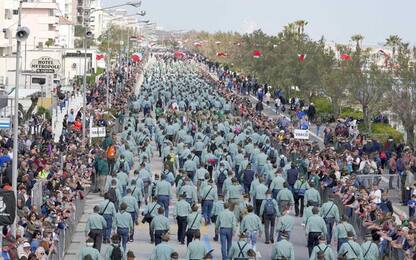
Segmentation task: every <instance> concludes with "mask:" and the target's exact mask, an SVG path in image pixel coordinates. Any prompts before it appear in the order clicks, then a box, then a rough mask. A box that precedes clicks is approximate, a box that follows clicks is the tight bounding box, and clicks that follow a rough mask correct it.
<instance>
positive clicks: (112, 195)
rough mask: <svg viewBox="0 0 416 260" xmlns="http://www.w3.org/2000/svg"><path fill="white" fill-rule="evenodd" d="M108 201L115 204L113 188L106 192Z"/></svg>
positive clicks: (115, 197)
mask: <svg viewBox="0 0 416 260" xmlns="http://www.w3.org/2000/svg"><path fill="white" fill-rule="evenodd" d="M107 196H108V200H109V201H111V202H112V203H116V202H117V193H116V189H115V188H110V189H109V190H108V192H107Z"/></svg>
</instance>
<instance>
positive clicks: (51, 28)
mask: <svg viewBox="0 0 416 260" xmlns="http://www.w3.org/2000/svg"><path fill="white" fill-rule="evenodd" d="M48 30H49V31H55V30H56V28H55V26H54V25H53V24H48Z"/></svg>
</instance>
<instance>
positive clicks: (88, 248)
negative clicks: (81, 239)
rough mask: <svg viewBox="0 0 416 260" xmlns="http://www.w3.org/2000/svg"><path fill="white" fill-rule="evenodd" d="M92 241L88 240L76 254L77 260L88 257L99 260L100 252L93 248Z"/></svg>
mask: <svg viewBox="0 0 416 260" xmlns="http://www.w3.org/2000/svg"><path fill="white" fill-rule="evenodd" d="M93 245H94V240H93V239H92V238H90V237H89V238H88V239H87V241H86V245H85V247H83V248H81V250H80V251H79V254H78V260H84V259H85V258H86V257H87V256H88V255H89V256H90V257H91V258H90V259H93V260H100V257H101V255H100V251H98V250H97V249H96V248H94V247H93Z"/></svg>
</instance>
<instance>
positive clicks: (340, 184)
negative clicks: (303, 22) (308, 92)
mask: <svg viewBox="0 0 416 260" xmlns="http://www.w3.org/2000/svg"><path fill="white" fill-rule="evenodd" d="M155 59H156V60H157V61H156V62H154V63H152V64H150V65H149V68H148V69H146V70H145V71H144V82H143V84H142V86H141V89H140V93H139V94H138V95H135V89H134V87H135V82H136V80H137V75H138V72H139V70H140V68H139V69H138V68H136V67H134V66H130V65H125V66H123V67H121V68H120V70H115V71H113V72H112V73H111V81H112V83H113V84H114V85H115V84H116V81H119V84H120V85H122V86H123V91H119V92H117V93H113V96H114V100H112V108H113V109H114V110H115V111H117V119H118V120H119V122H120V129H114V128H113V133H111V132H109V133H108V134H107V136H106V137H105V139H104V141H103V142H102V143H101V144H100V145H95V146H94V145H93V146H88V145H87V144H83V143H82V142H81V134H80V130H81V129H82V127H83V126H82V125H81V126H79V124H80V122H81V120H80V118H81V117H82V113H83V111H82V110H81V111H70V113H69V115H68V117H67V118H66V120H65V122H64V123H63V128H64V130H63V135H62V136H61V138H60V141H59V143H58V144H55V143H53V138H52V137H53V136H52V129H51V127H50V126H49V123H48V122H45V123H44V126H43V127H42V128H41V131H36V132H33V133H30V134H29V131H26V132H25V133H23V132H22V133H21V138H20V140H21V142H22V143H21V144H20V147H19V148H20V150H19V180H18V183H19V187H18V198H17V202H18V204H17V206H18V217H19V221H18V230H17V236H16V237H15V238H14V237H12V236H11V232H10V230H9V229H7V228H4V229H3V234H4V235H5V236H4V237H5V241H8V243H3V245H4V246H3V250H4V253H3V256H4V257H5V259H47V257H48V255H51V254H52V253H53V252H54V250H55V248H54V247H55V246H56V244H57V243H56V242H57V241H56V240H57V238H58V236H59V233H60V232H62V230H64V229H65V228H66V225H68V223H69V222H70V221H71V219H73V218H74V216H73V215H74V211H75V203H74V201H75V200H76V199H77V198H78V199H79V198H81V199H82V198H83V197H84V196H85V187H87V186H88V185H87V184H88V183H89V180H90V179H91V180H92V181H93V183H94V187H93V188H94V189H97V191H99V192H100V193H101V194H102V195H103V196H104V201H103V202H101V203H100V204H99V205H97V206H96V207H94V209H93V214H91V215H90V216H89V217H88V221H87V224H86V229H85V231H86V234H87V235H88V240H87V244H86V245H87V246H86V247H84V248H82V249H81V250H80V253H79V259H102V257H101V256H100V255H101V252H100V251H101V246H102V243H105V244H110V246H108V247H106V250H105V252H102V253H103V255H104V259H134V258H135V257H134V254H133V252H132V251H129V250H127V243H129V242H132V241H133V239H134V230H135V226H136V225H141V224H146V223H147V225H148V226H149V237H150V238H149V240H150V241H151V242H152V243H154V244H155V248H154V251H153V254H152V256H151V259H162V260H163V259H178V258H179V255H178V252H175V249H174V248H173V247H172V246H171V245H170V244H169V240H170V239H171V238H170V236H169V230H170V229H171V227H170V225H171V223H170V221H169V218H168V217H169V216H170V215H173V217H174V218H175V220H176V223H177V225H178V232H177V240H178V241H179V242H180V243H181V244H185V243H186V244H187V253H186V256H181V257H186V258H187V259H211V258H212V252H209V251H208V250H207V248H206V246H205V244H204V243H203V242H202V241H201V232H200V229H201V226H203V225H213V226H214V227H215V236H214V237H213V240H214V241H219V242H220V244H221V254H222V258H223V259H255V258H256V253H257V251H258V248H257V240H258V239H264V241H265V243H266V244H271V245H272V248H271V256H270V257H271V259H295V254H294V247H293V245H292V243H291V242H290V241H291V235H293V233H292V232H293V229H294V222H295V218H296V217H301V218H302V220H303V221H302V222H303V225H304V228H305V235H306V237H307V246H308V254H309V258H310V259H335V258H341V259H380V258H381V257H385V256H389V252H390V251H391V249H392V248H398V249H402V251H399V252H401V254H402V255H401V256H402V257H403V258H404V257H407V258H409V259H411V258H413V256H414V251H415V238H414V233H416V232H415V231H416V230H415V228H416V220H415V219H414V217H413V214H414V208H415V207H416V192H415V193H414V191H415V185H414V175H413V174H414V172H415V169H416V158H415V156H414V153H413V151H412V150H411V149H410V148H408V147H405V146H403V145H401V144H396V143H395V142H394V141H393V140H388V141H387V142H386V143H385V144H383V145H381V144H380V143H378V142H377V141H375V140H365V138H362V137H360V136H357V135H354V136H348V138H347V141H345V140H341V141H340V140H338V139H337V138H336V136H337V134H336V131H335V129H331V128H329V127H327V128H325V129H324V135H325V138H324V139H325V140H327V142H325V143H326V146H325V147H322V146H320V144H319V143H317V142H308V141H302V140H298V139H295V138H294V135H293V130H294V129H295V128H302V129H307V128H309V126H310V123H311V122H315V121H316V119H315V118H314V116H315V114H314V112H313V104H311V105H310V106H309V108H307V109H306V108H304V104H303V103H302V102H301V100H299V99H296V98H293V99H289V100H287V99H286V98H285V97H284V95H283V94H282V93H281V92H276V93H273V95H271V93H268V90H269V88H268V86H260V85H259V84H258V83H257V82H256V81H254V80H252V79H249V78H244V77H242V76H241V75H240V76H238V75H236V74H233V73H230V72H229V71H227V70H224V69H223V68H221V67H219V66H216V65H215V64H212V63H209V66H210V71H212V72H214V71H215V72H216V73H218V75H219V78H220V81H218V80H215V79H213V77H212V75H211V74H209V73H208V72H206V71H205V70H204V69H203V67H204V63H206V62H205V61H203V60H202V59H201V58H200V57H198V58H196V59H194V60H183V61H176V60H175V59H173V58H171V57H168V56H157V57H156V58H155ZM104 80H105V79H104V78H103V79H100V81H99V82H98V83H97V84H95V85H93V86H91V87H90V89H89V90H90V94H89V95H88V103H89V107H90V108H93V110H92V109H89V111H86V113H88V114H90V115H92V114H94V115H95V116H94V119H95V120H94V121H95V122H97V124H98V123H99V124H103V125H107V124H108V122H107V121H106V120H105V119H104V116H103V111H104V109H105V89H104V88H103V87H102V86H103V84H104ZM230 82H231V83H230ZM241 89H243V91H242V90H241ZM246 89H247V92H253V93H255V94H256V95H257V97H258V98H259V100H260V102H257V103H256V104H253V103H252V102H251V101H250V99H249V98H248V97H247V96H245V95H240V94H241V93H244V92H246ZM259 91H260V92H263V91H265V92H266V93H263V94H260V95H258V93H259ZM263 96H266V100H265V101H269V102H270V100H272V99H271V97H270V96H273V98H275V99H276V100H279V101H275V108H276V111H277V110H280V111H282V112H285V111H286V110H288V112H289V113H290V114H291V116H289V117H288V116H284V115H277V116H273V117H270V116H266V115H265V113H263V112H262V111H263V102H261V99H262V97H263ZM282 108H283V109H282ZM75 112H77V114H76V115H75ZM77 122H78V123H77ZM153 144H155V145H156V146H157V153H155V154H153V153H154V150H153V148H152V145H153ZM11 147H12V143H11V140H10V139H9V138H8V137H7V135H5V134H4V135H2V140H1V148H2V157H1V158H2V160H1V163H2V166H3V168H2V170H3V175H2V176H3V178H2V181H3V182H2V183H3V188H4V189H10V181H11V176H10V172H11V171H10V165H11V163H10V162H9V160H7V158H9V159H10V158H11ZM156 156H159V157H160V158H162V160H163V171H162V172H160V173H158V172H154V171H153V170H152V159H153V158H154V157H156ZM386 171H387V172H389V173H390V174H397V176H398V178H397V180H398V182H400V183H399V184H400V188H401V194H402V202H403V203H404V204H406V205H409V211H410V212H409V213H410V214H409V218H405V217H402V216H400V219H396V218H395V216H393V208H392V203H391V201H390V200H389V196H388V190H383V189H381V188H380V187H379V186H378V185H377V183H376V182H375V183H372V184H369V183H367V182H366V181H364V180H362V179H360V177H359V175H358V174H378V173H381V172H386ZM394 181H395V180H394ZM39 182H41V183H42V185H43V186H44V189H43V191H44V192H43V195H44V197H43V198H42V200H41V201H42V203H41V205H40V206H39V208H37V207H36V205H35V203H33V200H34V198H33V197H31V190H32V189H33V187H34V185H36V183H39ZM390 185H391V187H390V188H393V179H392V180H390ZM171 204H173V205H174V210H173V212H169V205H171ZM170 213H171V214H170ZM353 217H355V218H358V219H360V220H361V224H362V226H360V228H357V226H355V225H354V226H353V225H351V223H349V222H350V220H351V219H352V218H353ZM353 224H356V223H353ZM361 227H362V228H361ZM363 230H366V231H367V232H363ZM234 235H238V237H239V238H238V239H237V240H235V239H233V237H234ZM332 242H336V243H335V244H336V246H335V247H336V250H333V246H332V245H331V243H332ZM358 242H362V243H358Z"/></svg>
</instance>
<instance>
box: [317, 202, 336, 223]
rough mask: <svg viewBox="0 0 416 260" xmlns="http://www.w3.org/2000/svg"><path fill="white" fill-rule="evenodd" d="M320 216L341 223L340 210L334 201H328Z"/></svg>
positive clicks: (323, 205)
mask: <svg viewBox="0 0 416 260" xmlns="http://www.w3.org/2000/svg"><path fill="white" fill-rule="evenodd" d="M320 215H321V217H323V218H324V219H325V218H334V219H335V221H336V222H339V210H338V207H337V205H335V203H334V202H333V201H327V202H325V203H324V204H322V207H321V213H320Z"/></svg>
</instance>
